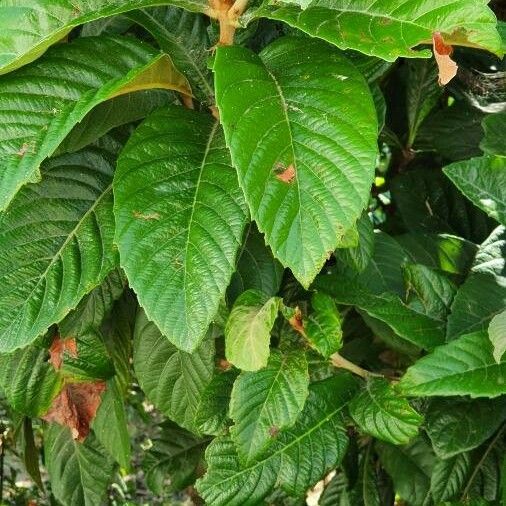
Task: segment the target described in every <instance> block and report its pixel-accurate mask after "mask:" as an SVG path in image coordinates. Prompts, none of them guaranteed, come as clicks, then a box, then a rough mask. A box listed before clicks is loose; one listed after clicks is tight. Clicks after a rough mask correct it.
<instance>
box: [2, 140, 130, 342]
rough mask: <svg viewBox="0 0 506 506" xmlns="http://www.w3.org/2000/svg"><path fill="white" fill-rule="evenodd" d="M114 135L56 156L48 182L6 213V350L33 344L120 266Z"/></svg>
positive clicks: (24, 193) (25, 192)
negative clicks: (116, 238)
mask: <svg viewBox="0 0 506 506" xmlns="http://www.w3.org/2000/svg"><path fill="white" fill-rule="evenodd" d="M106 140H107V139H106ZM106 140H104V141H102V142H101V143H100V144H99V145H96V146H90V147H89V148H86V149H84V150H83V151H80V152H76V153H72V154H68V155H62V156H60V157H58V158H53V159H50V160H48V161H47V163H45V165H44V169H43V179H42V181H41V182H40V183H36V184H30V185H27V186H26V187H25V188H23V189H22V190H21V191H20V192H19V194H18V195H17V196H16V198H15V199H14V200H13V202H12V204H11V206H10V207H9V210H8V211H6V212H4V213H3V214H1V215H0V350H6V351H7V350H13V349H15V348H18V347H20V346H24V345H26V344H28V343H30V342H32V341H33V340H34V339H35V338H36V337H37V336H38V335H40V334H42V333H44V332H45V331H46V330H47V329H48V327H49V326H50V325H51V324H53V323H56V322H59V321H60V320H61V319H62V318H63V317H64V316H65V315H66V314H67V313H68V312H69V311H70V309H72V308H74V307H75V306H76V305H77V304H78V302H79V301H80V300H81V298H82V297H83V296H84V295H86V294H87V293H88V292H89V291H90V290H92V289H93V288H94V287H96V286H97V285H99V284H100V283H101V282H102V280H103V279H104V278H105V276H106V275H107V274H108V273H109V272H110V271H111V270H112V269H113V268H114V266H115V265H116V264H117V262H118V255H117V250H116V248H115V247H114V245H113V234H114V216H113V213H112V175H113V170H114V163H115V157H116V153H117V151H118V150H119V149H120V147H121V146H120V145H119V144H118V143H116V142H115V141H114V139H112V138H108V140H107V142H106Z"/></svg>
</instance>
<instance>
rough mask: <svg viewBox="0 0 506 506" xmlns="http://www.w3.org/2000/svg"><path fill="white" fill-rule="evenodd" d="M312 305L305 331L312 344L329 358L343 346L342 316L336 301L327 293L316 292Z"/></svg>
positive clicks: (312, 298)
mask: <svg viewBox="0 0 506 506" xmlns="http://www.w3.org/2000/svg"><path fill="white" fill-rule="evenodd" d="M311 307H312V312H311V314H310V315H309V316H308V317H307V320H305V321H304V333H305V335H306V337H307V339H308V341H309V342H310V344H311V345H312V346H313V347H314V348H315V349H316V350H317V351H318V352H319V353H321V354H322V355H323V356H324V357H325V358H328V357H330V355H332V353H335V352H336V351H339V350H340V349H341V346H342V338H343V331H342V329H341V316H340V314H339V311H338V309H337V307H336V304H335V302H334V301H333V300H332V298H331V297H329V296H328V295H327V294H325V293H320V292H315V293H314V294H313V295H312V297H311Z"/></svg>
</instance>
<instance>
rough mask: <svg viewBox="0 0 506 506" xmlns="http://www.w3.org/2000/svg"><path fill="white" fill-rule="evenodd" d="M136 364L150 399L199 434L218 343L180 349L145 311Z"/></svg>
mask: <svg viewBox="0 0 506 506" xmlns="http://www.w3.org/2000/svg"><path fill="white" fill-rule="evenodd" d="M133 365H134V369H135V374H136V376H137V380H138V381H139V385H140V387H141V388H142V390H143V391H144V393H145V394H146V397H147V398H148V399H149V401H150V402H152V403H153V404H154V405H155V406H156V407H157V408H158V409H159V410H160V411H162V413H164V414H165V415H167V416H168V417H169V418H170V419H171V420H173V421H175V422H176V423H177V424H178V425H180V426H181V427H184V428H186V429H188V430H190V431H193V432H198V430H197V428H196V427H195V413H196V411H197V408H198V405H199V402H200V398H201V395H202V394H203V392H204V390H205V388H206V387H207V385H208V384H209V382H210V381H211V379H212V377H213V371H214V341H213V340H211V339H209V338H206V339H204V341H203V342H202V343H201V344H200V346H199V347H198V348H197V349H196V350H195V351H194V352H193V353H187V352H185V351H181V350H179V349H177V348H176V347H175V346H174V345H173V344H172V343H171V342H170V341H169V340H168V339H167V338H166V337H165V336H164V335H163V334H162V333H161V332H160V330H159V329H158V327H157V326H156V325H155V324H154V323H153V322H150V321H149V320H148V319H147V317H146V315H145V314H144V312H142V311H140V312H139V314H138V316H137V321H136V323H135V330H134V353H133Z"/></svg>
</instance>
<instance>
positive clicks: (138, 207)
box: [114, 106, 247, 352]
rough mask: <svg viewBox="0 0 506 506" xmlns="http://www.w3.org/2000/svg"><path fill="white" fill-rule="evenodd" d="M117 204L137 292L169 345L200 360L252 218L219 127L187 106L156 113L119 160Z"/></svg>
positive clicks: (120, 240)
mask: <svg viewBox="0 0 506 506" xmlns="http://www.w3.org/2000/svg"><path fill="white" fill-rule="evenodd" d="M114 198H115V201H114V212H115V216H116V221H117V227H116V242H117V244H118V247H119V252H120V258H121V266H122V267H123V268H124V269H125V272H126V274H127V277H128V280H129V282H130V286H131V287H132V288H133V289H134V290H135V292H136V293H137V297H138V299H139V303H140V304H141V306H142V307H143V308H144V310H145V311H146V314H147V315H148V317H149V318H150V319H152V320H153V321H154V322H155V323H156V324H157V325H158V326H159V327H160V329H161V331H162V332H163V333H164V334H165V335H166V336H167V338H168V339H169V340H170V341H171V342H173V343H174V344H175V345H176V346H177V347H179V348H180V349H182V350H185V351H188V352H191V351H192V350H194V349H195V348H196V347H197V346H198V344H199V342H200V341H201V340H202V338H203V337H204V335H205V333H206V331H207V328H208V326H209V324H210V323H211V321H212V319H213V317H214V316H215V315H216V313H217V311H218V306H219V303H220V300H221V299H222V298H223V297H224V295H225V291H226V288H227V285H228V283H229V281H230V278H231V276H232V272H233V271H234V268H235V258H236V256H237V253H238V250H239V248H240V245H241V239H242V235H243V230H244V226H245V224H246V219H247V211H246V207H245V204H244V199H243V196H242V192H241V189H240V188H239V185H238V183H237V176H236V174H235V171H234V169H233V168H232V167H231V165H230V157H229V154H228V150H227V149H226V147H225V143H224V139H223V135H222V132H221V129H220V126H219V124H218V123H217V122H216V121H215V120H214V119H213V117H212V116H211V115H207V114H204V113H198V112H195V111H191V110H188V109H184V108H183V107H176V106H173V107H168V108H164V109H160V110H158V111H157V112H155V113H153V114H152V115H151V116H149V117H148V118H147V119H146V120H145V121H144V123H142V124H141V126H140V127H139V128H138V129H137V130H136V131H135V133H134V134H133V135H132V137H131V138H130V140H129V142H128V143H127V145H126V146H125V148H124V150H123V152H122V154H121V156H120V158H119V160H118V167H117V170H116V173H115V176H114ZM203 294H205V296H204V297H203Z"/></svg>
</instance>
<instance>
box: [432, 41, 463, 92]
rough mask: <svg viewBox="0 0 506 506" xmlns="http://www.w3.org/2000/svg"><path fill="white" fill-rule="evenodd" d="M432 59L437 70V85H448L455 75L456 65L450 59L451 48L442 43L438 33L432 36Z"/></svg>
mask: <svg viewBox="0 0 506 506" xmlns="http://www.w3.org/2000/svg"><path fill="white" fill-rule="evenodd" d="M432 43H433V50H434V57H435V58H436V63H437V66H438V68H439V84H440V85H441V86H444V85H445V84H448V83H449V82H450V81H451V80H452V79H453V78H454V77H455V76H456V75H457V70H458V68H459V67H458V65H457V64H456V63H455V62H454V61H453V60H452V59H451V54H452V53H453V47H452V46H450V45H447V44H445V43H444V40H443V36H442V35H441V33H440V32H434V33H433V34H432Z"/></svg>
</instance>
